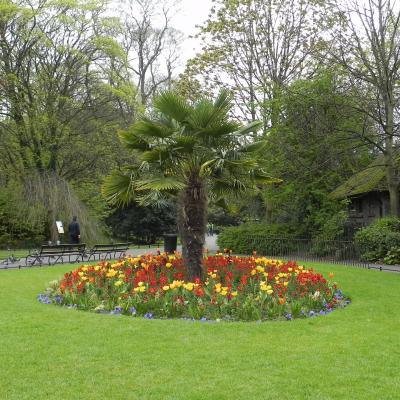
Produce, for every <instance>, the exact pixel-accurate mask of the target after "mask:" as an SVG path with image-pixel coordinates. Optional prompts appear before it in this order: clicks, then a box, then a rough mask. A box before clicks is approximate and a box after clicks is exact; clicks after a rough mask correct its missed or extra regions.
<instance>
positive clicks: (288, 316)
mask: <svg viewBox="0 0 400 400" xmlns="http://www.w3.org/2000/svg"><path fill="white" fill-rule="evenodd" d="M285 318H286V319H287V320H288V321H290V320H291V319H292V314H290V313H287V314H285Z"/></svg>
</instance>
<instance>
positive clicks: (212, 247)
mask: <svg viewBox="0 0 400 400" xmlns="http://www.w3.org/2000/svg"><path fill="white" fill-rule="evenodd" d="M204 247H205V248H207V249H208V251H210V252H211V253H212V252H215V251H216V250H218V246H217V235H212V236H206V242H205V246H204ZM157 250H158V248H156V247H150V248H149V247H142V248H137V249H135V248H133V249H129V250H128V251H127V254H129V255H132V256H138V255H141V254H155V253H157ZM159 250H161V251H163V247H162V246H161V247H160V249H159ZM177 250H178V251H182V248H181V246H178V248H177ZM67 262H68V259H67V258H66V259H65V260H64V263H67ZM58 264H60V263H58ZM43 265H47V264H43ZM25 267H26V265H25V258H20V259H19V260H17V261H4V260H1V261H0V269H15V268H25Z"/></svg>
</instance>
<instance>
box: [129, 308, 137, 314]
mask: <svg viewBox="0 0 400 400" xmlns="http://www.w3.org/2000/svg"><path fill="white" fill-rule="evenodd" d="M129 312H130V313H131V315H136V313H137V311H136V308H135V307H131V308H130V309H129Z"/></svg>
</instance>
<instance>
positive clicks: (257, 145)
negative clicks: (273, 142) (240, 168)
mask: <svg viewBox="0 0 400 400" xmlns="http://www.w3.org/2000/svg"><path fill="white" fill-rule="evenodd" d="M266 146H267V142H266V141H265V140H260V141H258V142H253V143H250V144H247V145H244V146H242V147H241V149H240V152H242V153H255V152H258V151H262V150H264V149H265V147H266Z"/></svg>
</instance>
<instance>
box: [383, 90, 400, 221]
mask: <svg viewBox="0 0 400 400" xmlns="http://www.w3.org/2000/svg"><path fill="white" fill-rule="evenodd" d="M392 99H393V94H392V92H388V91H386V90H384V94H383V101H384V104H385V118H386V121H385V122H386V124H385V136H386V138H385V165H386V181H387V185H388V190H389V198H390V215H393V216H396V217H398V216H400V204H399V201H400V197H399V186H400V185H399V168H398V166H397V160H395V157H394V154H393V137H394V135H393V134H394V124H393V116H394V107H393V100H392Z"/></svg>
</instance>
